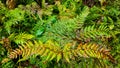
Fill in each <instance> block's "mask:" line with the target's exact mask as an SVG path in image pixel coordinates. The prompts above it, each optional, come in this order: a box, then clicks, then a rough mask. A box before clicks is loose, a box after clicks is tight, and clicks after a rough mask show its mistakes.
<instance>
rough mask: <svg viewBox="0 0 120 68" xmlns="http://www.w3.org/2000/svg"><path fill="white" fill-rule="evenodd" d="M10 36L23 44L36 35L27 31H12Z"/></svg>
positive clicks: (12, 39) (17, 42)
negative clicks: (17, 32)
mask: <svg viewBox="0 0 120 68" xmlns="http://www.w3.org/2000/svg"><path fill="white" fill-rule="evenodd" d="M8 38H9V39H10V40H11V41H14V42H15V43H16V44H23V43H24V42H26V41H27V40H30V39H32V38H34V36H33V35H32V34H27V33H20V34H15V33H12V34H10V36H9V37H8Z"/></svg>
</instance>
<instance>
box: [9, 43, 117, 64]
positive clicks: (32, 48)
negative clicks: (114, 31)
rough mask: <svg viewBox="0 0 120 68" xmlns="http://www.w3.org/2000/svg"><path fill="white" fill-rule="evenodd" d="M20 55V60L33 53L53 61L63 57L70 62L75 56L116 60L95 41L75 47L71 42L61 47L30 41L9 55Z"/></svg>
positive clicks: (12, 56)
mask: <svg viewBox="0 0 120 68" xmlns="http://www.w3.org/2000/svg"><path fill="white" fill-rule="evenodd" d="M18 55H22V57H23V58H22V59H20V60H19V62H20V61H24V60H27V59H28V58H29V57H30V56H32V55H36V56H37V55H40V56H41V57H46V61H51V60H53V59H55V58H56V59H57V62H59V61H60V60H61V59H65V60H66V61H67V62H70V60H72V58H75V57H84V58H90V57H93V58H98V59H109V60H111V61H112V62H115V60H114V59H113V57H112V56H111V55H110V52H109V50H108V49H106V48H105V47H103V46H101V45H97V44H93V43H85V44H80V45H78V46H77V47H76V48H74V49H73V48H72V44H70V43H68V44H66V45H64V47H62V48H61V47H60V46H56V45H55V43H53V42H52V41H47V42H46V43H42V42H41V41H28V42H26V43H25V44H22V46H19V49H16V50H14V51H13V52H11V53H10V54H9V56H8V57H9V58H11V59H13V58H17V56H18Z"/></svg>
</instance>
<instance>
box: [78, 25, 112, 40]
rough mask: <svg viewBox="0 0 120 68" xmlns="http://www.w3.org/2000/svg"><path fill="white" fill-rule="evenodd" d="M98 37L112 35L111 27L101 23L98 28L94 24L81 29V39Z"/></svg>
mask: <svg viewBox="0 0 120 68" xmlns="http://www.w3.org/2000/svg"><path fill="white" fill-rule="evenodd" d="M98 37H110V33H109V29H108V28H107V26H106V25H100V26H99V27H98V28H96V27H95V26H94V25H92V26H87V27H85V28H83V29H81V31H80V38H81V39H88V38H92V39H96V38H98Z"/></svg>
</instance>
